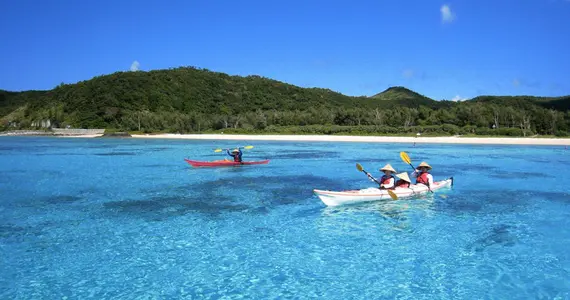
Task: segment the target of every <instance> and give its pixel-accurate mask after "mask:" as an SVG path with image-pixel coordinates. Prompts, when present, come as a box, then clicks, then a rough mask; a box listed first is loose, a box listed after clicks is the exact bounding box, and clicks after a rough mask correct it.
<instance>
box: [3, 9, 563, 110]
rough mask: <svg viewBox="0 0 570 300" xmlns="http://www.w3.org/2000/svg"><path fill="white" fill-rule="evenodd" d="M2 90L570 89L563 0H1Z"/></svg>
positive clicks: (460, 94)
mask: <svg viewBox="0 0 570 300" xmlns="http://www.w3.org/2000/svg"><path fill="white" fill-rule="evenodd" d="M0 11H1V12H2V18H0V37H1V43H0V89H6V90H13V91H19V90H28V89H51V88H53V87H55V86H56V85H58V84H59V83H61V82H65V83H75V82H77V81H81V80H87V79H90V78H92V77H93V76H98V75H103V74H109V73H113V72H116V71H128V70H129V69H130V68H131V67H138V68H139V69H140V70H152V69H163V68H171V67H178V66H197V67H200V68H207V69H210V70H214V71H220V72H225V73H229V74H232V75H251V74H257V75H261V76H265V77H269V78H273V79H277V80H280V81H285V82H288V83H291V84H295V85H299V86H303V87H313V86H315V87H323V88H329V89H331V90H335V91H338V92H341V93H344V94H347V95H354V96H358V95H373V94H375V93H377V92H380V91H382V90H384V89H386V88H388V87H390V86H394V85H402V86H406V87H408V88H411V89H413V90H415V91H417V92H419V93H421V94H424V95H426V96H429V97H432V98H434V99H453V98H456V99H457V98H471V97H474V96H477V95H480V94H492V95H522V94H524V95H539V96H559V95H568V94H570V1H569V0H498V1H488V0H479V1H468V0H453V1H447V2H446V1H443V2H442V1H431V0H409V1H405V0H392V1H383V0H375V1H364V0H362V1H358V0H354V1H352V2H350V4H349V1H320V0H314V1H310V0H304V1H300V0H290V1H267V0H265V1H258V0H243V1H213V0H209V1H206V0H204V1H193V0H187V1H164V2H162V1H149V0H140V1H128V0H125V1H108V0H99V1H77V0H58V1H37V0H34V1H31V0H3V1H0Z"/></svg>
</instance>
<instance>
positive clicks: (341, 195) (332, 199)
mask: <svg viewBox="0 0 570 300" xmlns="http://www.w3.org/2000/svg"><path fill="white" fill-rule="evenodd" d="M452 185H453V177H450V178H448V179H445V180H441V181H435V182H434V183H433V185H432V186H431V190H432V191H436V190H439V189H441V188H444V187H450V186H452ZM313 192H314V193H315V195H317V196H318V197H319V198H320V199H321V201H323V203H325V204H326V205H327V206H337V205H345V204H352V203H359V202H366V201H377V200H386V199H391V197H390V195H389V194H388V191H387V190H381V189H379V188H366V189H362V190H348V191H340V192H335V191H327V190H317V189H315V190H313ZM392 192H394V194H396V195H397V196H398V199H400V198H406V197H412V196H416V195H421V194H425V193H429V189H428V187H427V186H426V185H424V184H413V185H410V187H409V188H396V189H393V190H392Z"/></svg>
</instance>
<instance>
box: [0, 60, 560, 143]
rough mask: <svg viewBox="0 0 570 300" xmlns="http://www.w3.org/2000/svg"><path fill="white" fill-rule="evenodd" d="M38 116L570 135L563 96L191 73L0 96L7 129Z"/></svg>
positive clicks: (158, 128) (266, 128)
mask: <svg viewBox="0 0 570 300" xmlns="http://www.w3.org/2000/svg"><path fill="white" fill-rule="evenodd" d="M43 120H50V126H56V127H65V126H72V127H76V128H77V127H81V128H108V129H113V130H119V131H141V132H179V133H192V132H212V131H223V132H224V133H294V134H360V135H362V134H364V135H376V134H382V135H407V134H409V135H412V134H415V133H417V132H421V133H422V134H423V135H456V134H466V135H506V136H531V135H535V134H540V135H556V136H568V135H569V132H568V130H569V129H570V96H566V97H558V98H545V97H531V96H480V97H476V98H474V99H471V100H468V101H463V102H453V101H435V100H433V99H430V98H428V97H425V96H423V95H420V94H418V93H416V92H413V91H410V90H408V89H406V88H404V87H391V88H389V89H387V90H385V91H384V92H382V93H379V94H377V95H374V96H372V97H350V96H346V95H342V94H340V93H337V92H334V91H331V90H328V89H318V88H300V87H297V86H293V85H290V84H286V83H283V82H279V81H275V80H271V79H268V78H263V77H260V76H247V77H240V76H229V75H227V74H224V73H218V72H211V71H208V70H206V69H198V68H193V67H183V68H176V69H169V70H156V71H150V72H141V71H137V72H118V73H114V74H111V75H106V76H99V77H95V78H93V79H91V80H87V81H82V82H78V83H76V84H61V85H59V86H57V87H56V88H54V89H52V90H49V91H26V92H7V91H0V121H2V122H1V124H0V127H3V128H4V130H6V129H33V128H38V127H41V126H42V123H41V121H43ZM43 125H44V126H45V122H44V124H43Z"/></svg>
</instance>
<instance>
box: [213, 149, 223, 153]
mask: <svg viewBox="0 0 570 300" xmlns="http://www.w3.org/2000/svg"><path fill="white" fill-rule="evenodd" d="M222 150H224V149H216V150H214V152H222Z"/></svg>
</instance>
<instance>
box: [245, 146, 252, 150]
mask: <svg viewBox="0 0 570 300" xmlns="http://www.w3.org/2000/svg"><path fill="white" fill-rule="evenodd" d="M243 148H244V149H253V146H245V147H243Z"/></svg>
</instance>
